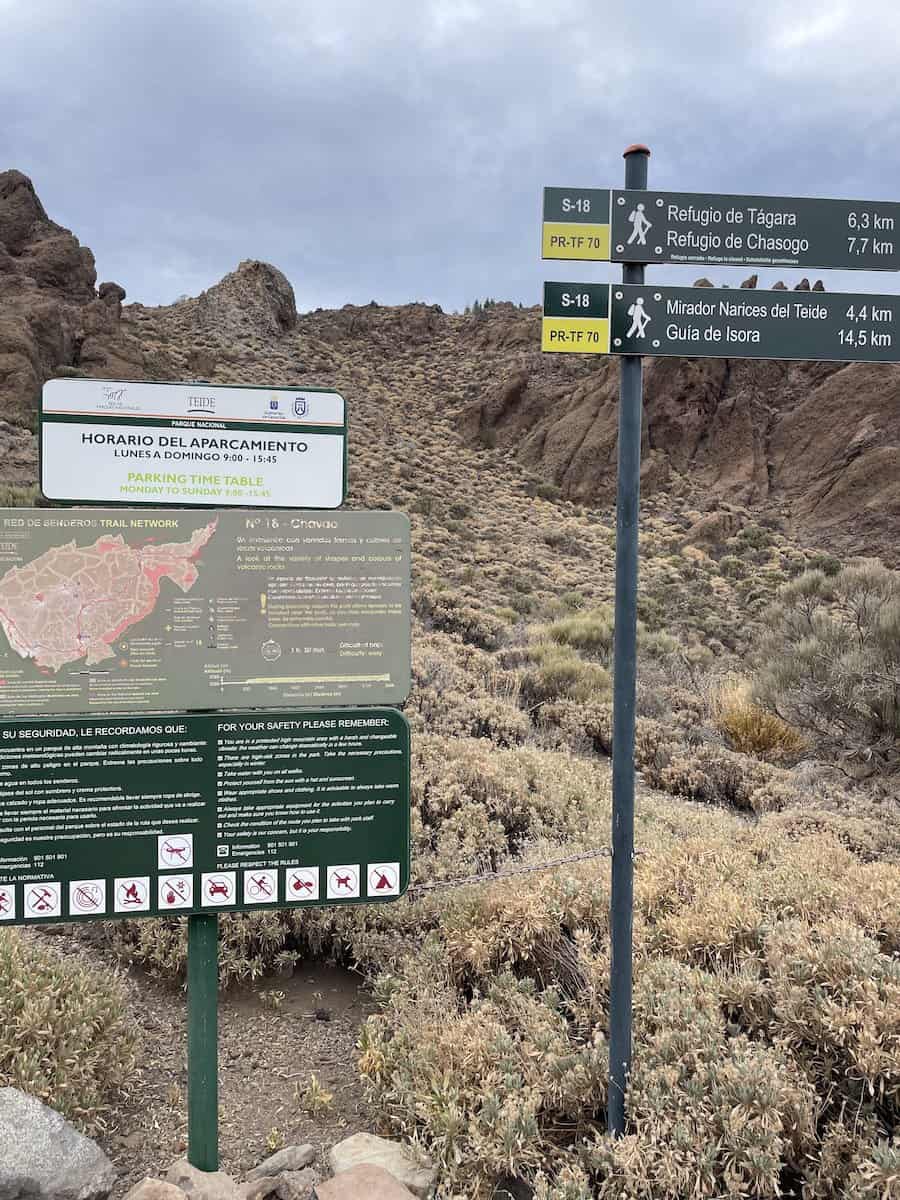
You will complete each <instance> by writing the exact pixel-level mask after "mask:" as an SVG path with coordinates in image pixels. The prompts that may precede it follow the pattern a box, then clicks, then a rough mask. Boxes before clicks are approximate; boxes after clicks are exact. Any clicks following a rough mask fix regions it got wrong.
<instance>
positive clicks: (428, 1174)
mask: <svg viewBox="0 0 900 1200" xmlns="http://www.w3.org/2000/svg"><path fill="white" fill-rule="evenodd" d="M328 1158H329V1161H330V1163H331V1169H332V1171H334V1173H335V1175H339V1174H340V1173H341V1172H342V1171H348V1170H349V1169H350V1168H351V1167H355V1166H357V1164H359V1163H370V1164H372V1165H373V1166H376V1167H382V1168H383V1169H384V1170H385V1171H388V1172H389V1173H390V1174H391V1175H393V1176H394V1178H395V1179H397V1180H399V1181H400V1183H402V1184H403V1185H404V1187H406V1188H408V1189H409V1191H411V1192H412V1193H413V1195H414V1196H418V1197H419V1198H420V1200H425V1197H427V1196H430V1195H431V1192H432V1191H433V1189H434V1185H435V1183H436V1181H437V1171H435V1170H434V1168H433V1167H432V1166H431V1165H430V1164H429V1163H427V1162H426V1163H423V1162H421V1161H419V1160H418V1159H417V1158H415V1156H414V1155H413V1154H412V1152H411V1151H410V1150H408V1149H407V1148H406V1147H405V1146H403V1145H402V1144H401V1143H400V1142H392V1141H390V1140H389V1139H388V1138H382V1137H376V1136H375V1134H373V1133H354V1135H353V1136H352V1137H348V1138H345V1139H344V1140H343V1141H342V1142H338V1144H337V1145H336V1146H333V1147H332V1148H331V1151H330V1153H329V1156H328Z"/></svg>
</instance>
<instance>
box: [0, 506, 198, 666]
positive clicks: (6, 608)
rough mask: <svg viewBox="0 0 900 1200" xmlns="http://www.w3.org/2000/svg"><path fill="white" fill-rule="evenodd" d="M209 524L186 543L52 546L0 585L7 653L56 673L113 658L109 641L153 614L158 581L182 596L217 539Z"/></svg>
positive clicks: (109, 538)
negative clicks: (205, 550) (203, 554)
mask: <svg viewBox="0 0 900 1200" xmlns="http://www.w3.org/2000/svg"><path fill="white" fill-rule="evenodd" d="M217 523H218V522H217V521H211V522H210V523H209V524H208V525H205V526H204V527H203V528H202V529H198V530H196V531H195V532H194V533H192V534H191V537H190V540H189V541H187V542H166V543H164V544H162V545H152V544H148V545H143V546H139V547H135V546H129V545H128V544H127V543H126V542H125V539H124V538H123V537H122V536H121V534H116V535H104V536H102V537H99V538H98V539H97V540H96V541H95V542H94V543H93V545H91V546H81V547H79V546H77V545H76V544H75V542H74V541H73V542H67V543H66V545H64V546H54V547H52V548H51V549H50V550H46V551H45V552H44V553H43V554H42V555H40V557H39V558H36V559H34V561H33V562H30V563H27V564H26V565H25V566H23V567H13V568H12V570H10V571H7V572H6V574H5V575H4V576H3V577H2V578H0V625H2V626H3V631H4V633H5V634H6V636H7V638H8V640H9V644H10V646H11V647H12V648H13V650H15V651H16V653H17V654H19V655H21V656H22V658H30V659H33V661H34V662H35V664H36V665H37V666H38V667H41V668H43V669H45V670H50V671H58V670H59V669H60V667H63V666H65V665H66V664H67V663H72V662H77V661H79V660H80V659H82V658H83V659H85V660H86V662H87V665H88V666H89V667H91V666H94V665H95V664H96V663H100V662H103V660H104V659H107V658H113V657H114V656H115V651H114V650H113V649H112V648H111V647H112V643H113V642H114V641H115V640H116V638H118V637H120V636H121V635H122V633H123V632H124V631H125V630H126V629H128V628H129V627H130V626H132V625H135V624H137V622H138V621H142V620H143V619H144V618H145V617H147V616H149V615H150V613H152V612H153V610H154V608H155V607H156V603H157V601H158V599H159V593H160V580H161V579H164V578H165V579H171V580H172V582H173V583H175V584H176V585H177V586H178V587H179V588H181V590H182V591H183V592H189V591H190V590H191V588H192V587H193V586H194V584H195V583H196V582H197V579H198V578H199V572H198V570H197V567H196V564H195V560H196V559H197V557H198V556H199V554H200V551H201V550H202V549H203V547H204V546H205V545H206V544H207V542H208V541H209V540H210V538H211V537H212V536H213V534H214V533H215V531H216V525H217Z"/></svg>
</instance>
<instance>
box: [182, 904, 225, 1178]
mask: <svg viewBox="0 0 900 1200" xmlns="http://www.w3.org/2000/svg"><path fill="white" fill-rule="evenodd" d="M187 978H188V997H187V1001H188V1161H189V1162H190V1164H191V1166H193V1167H196V1168H197V1169H198V1170H200V1171H217V1170H218V1169H219V1063H218V1000H219V918H218V916H217V915H216V914H215V913H200V914H197V915H195V916H191V917H188V961H187Z"/></svg>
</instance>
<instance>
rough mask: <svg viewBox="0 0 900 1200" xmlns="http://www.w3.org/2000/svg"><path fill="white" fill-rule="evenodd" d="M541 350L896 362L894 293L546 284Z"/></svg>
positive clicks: (899, 331) (897, 300)
mask: <svg viewBox="0 0 900 1200" xmlns="http://www.w3.org/2000/svg"><path fill="white" fill-rule="evenodd" d="M541 348H542V349H543V350H548V351H561V352H567V353H580V354H646V355H678V356H682V357H685V358H770V359H802V360H813V361H821V362H829V361H830V362H898V361H900V296H889V295H881V296H870V295H863V294H858V295H857V294H845V293H835V292H806V291H804V292H796V291H787V290H784V291H782V290H773V291H761V290H756V289H754V288H697V287H693V288H679V287H651V286H647V285H646V284H586V283H547V284H545V285H544V319H543V325H542V333H541Z"/></svg>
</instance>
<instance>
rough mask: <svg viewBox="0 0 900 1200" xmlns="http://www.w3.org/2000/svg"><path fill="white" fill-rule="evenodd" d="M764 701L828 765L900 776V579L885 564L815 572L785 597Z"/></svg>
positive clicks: (760, 688) (762, 687)
mask: <svg viewBox="0 0 900 1200" xmlns="http://www.w3.org/2000/svg"><path fill="white" fill-rule="evenodd" d="M769 627H770V632H769V635H768V637H767V638H766V639H765V640H764V641H763V643H762V646H761V650H760V656H761V658H762V661H763V663H764V666H763V668H762V669H761V671H760V674H759V678H758V680H757V685H756V687H757V693H758V695H759V697H760V698H761V699H762V701H763V702H764V703H765V704H767V705H768V706H769V707H770V708H772V709H773V710H774V711H776V712H778V713H780V714H781V715H782V716H783V717H784V718H785V719H786V720H788V721H790V722H791V724H792V725H794V726H795V727H797V728H798V729H801V730H802V731H803V732H804V733H806V734H807V736H808V737H809V738H810V740H811V741H812V743H813V744H814V745H815V746H816V748H817V749H818V750H819V751H820V752H821V753H822V754H823V756H826V757H842V758H843V759H844V760H845V761H847V762H853V763H855V764H857V765H858V766H862V765H867V766H868V767H869V768H871V767H873V766H874V767H878V768H880V769H882V770H884V771H893V770H896V769H898V768H900V574H898V572H896V571H891V570H888V568H887V567H884V566H882V565H881V563H880V562H878V561H877V560H872V561H870V562H862V563H860V564H859V565H856V566H850V567H845V568H844V569H843V570H841V571H840V572H839V573H838V574H837V575H835V576H833V577H828V576H826V575H825V574H824V573H823V572H822V571H806V572H804V574H803V575H801V576H799V578H797V579H795V580H793V581H792V582H791V583H788V584H786V585H785V586H784V587H783V588H782V589H781V590H780V591H779V593H778V603H777V605H776V606H775V607H774V608H773V609H772V611H771V612H770V614H769Z"/></svg>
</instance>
